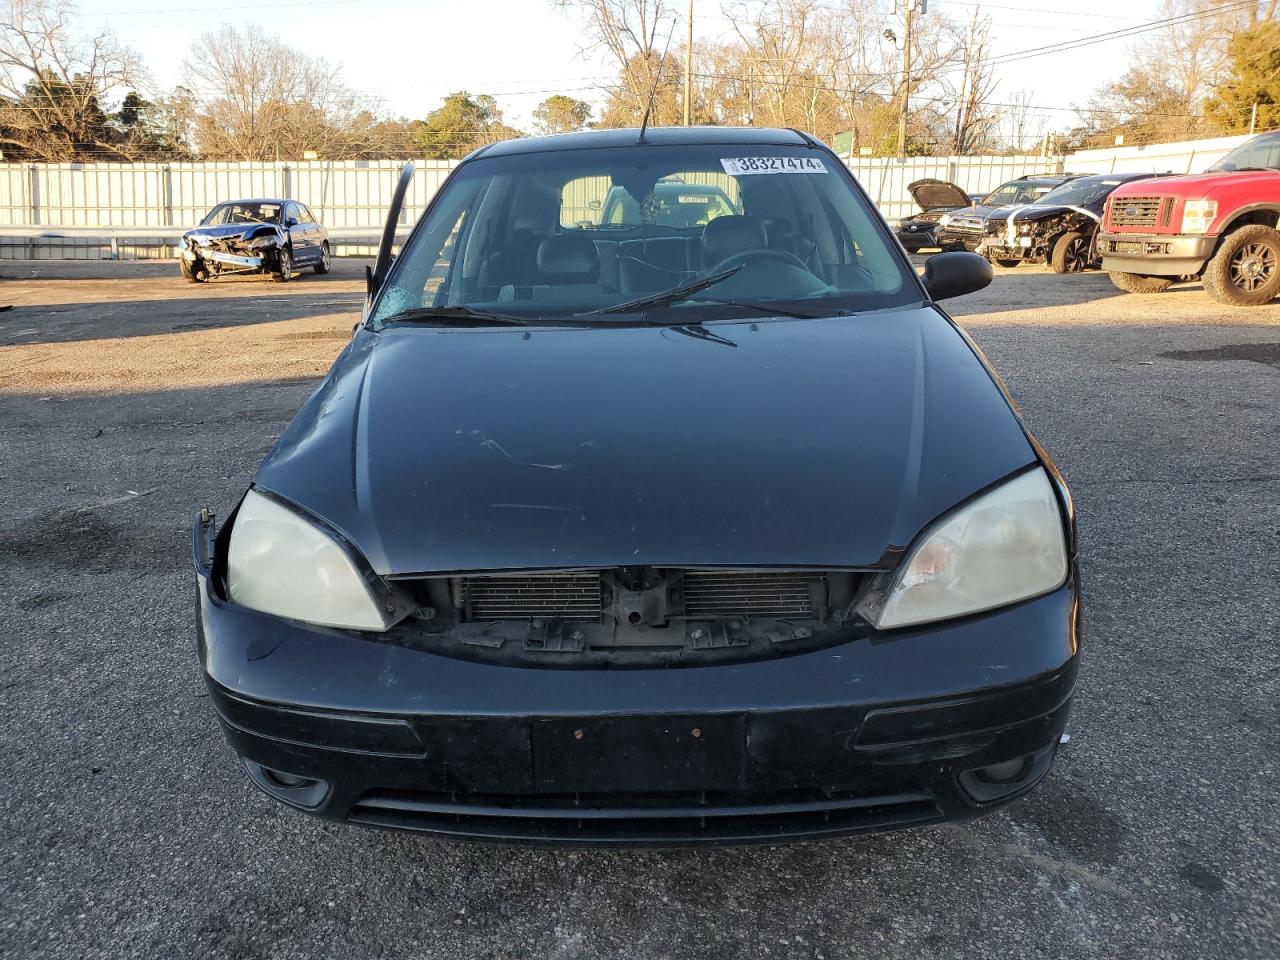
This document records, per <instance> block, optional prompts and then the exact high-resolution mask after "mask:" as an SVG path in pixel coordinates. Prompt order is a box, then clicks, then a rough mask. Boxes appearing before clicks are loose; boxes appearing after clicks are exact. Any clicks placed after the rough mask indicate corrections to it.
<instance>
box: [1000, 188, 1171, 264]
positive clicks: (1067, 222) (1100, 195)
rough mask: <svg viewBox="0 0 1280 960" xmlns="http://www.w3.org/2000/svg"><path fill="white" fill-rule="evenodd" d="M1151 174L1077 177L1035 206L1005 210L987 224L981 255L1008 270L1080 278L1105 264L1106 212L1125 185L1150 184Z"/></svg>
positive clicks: (1022, 206)
mask: <svg viewBox="0 0 1280 960" xmlns="http://www.w3.org/2000/svg"><path fill="white" fill-rule="evenodd" d="M1153 176H1155V174H1150V173H1115V174H1112V173H1109V174H1104V175H1098V176H1092V177H1078V178H1076V179H1074V180H1072V181H1071V182H1070V183H1064V184H1063V185H1062V186H1060V187H1058V188H1057V189H1056V190H1052V191H1050V192H1049V193H1046V194H1045V195H1044V196H1042V197H1041V198H1040V199H1039V200H1037V201H1036V202H1035V203H1031V204H1021V205H1018V206H1010V207H1002V208H1001V209H999V210H995V211H993V212H992V213H991V214H989V215H988V216H987V219H986V236H985V237H984V238H983V241H982V244H981V246H980V247H979V248H978V250H979V252H980V253H982V254H983V255H984V256H986V257H987V258H988V259H990V260H992V261H993V262H995V263H998V264H1000V265H1001V266H1005V267H1014V266H1017V265H1018V264H1019V263H1023V262H1025V261H1033V262H1037V263H1047V264H1049V266H1050V267H1052V268H1053V270H1054V272H1055V273H1080V272H1081V271H1083V270H1087V269H1088V268H1090V267H1096V266H1099V265H1100V264H1101V262H1102V259H1101V257H1100V256H1099V255H1098V252H1097V249H1096V247H1095V245H1094V238H1095V236H1096V234H1097V232H1098V225H1099V224H1100V223H1101V222H1102V208H1103V206H1104V205H1105V204H1106V201H1107V197H1109V196H1110V195H1111V191H1113V190H1115V188H1116V187H1118V186H1120V184H1122V183H1132V182H1133V181H1135V180H1149V179H1151V178H1152V177H1153Z"/></svg>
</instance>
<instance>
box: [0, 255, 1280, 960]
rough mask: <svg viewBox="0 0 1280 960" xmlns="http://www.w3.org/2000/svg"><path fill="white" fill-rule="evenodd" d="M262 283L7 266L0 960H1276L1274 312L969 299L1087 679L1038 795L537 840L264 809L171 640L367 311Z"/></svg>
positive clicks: (352, 274) (1111, 294)
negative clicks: (474, 840)
mask: <svg viewBox="0 0 1280 960" xmlns="http://www.w3.org/2000/svg"><path fill="white" fill-rule="evenodd" d="M363 265H364V264H363V261H341V262H339V263H338V264H337V269H336V270H335V272H334V273H333V274H331V275H330V276H329V277H325V278H320V277H311V276H307V277H304V278H299V279H297V280H295V281H294V282H293V283H290V284H287V285H281V284H271V283H267V282H262V281H259V280H243V281H223V282H219V283H214V284H209V285H207V286H201V287H189V286H186V285H184V284H183V283H182V282H181V281H180V280H179V279H178V277H177V269H176V267H175V266H174V265H172V264H145V263H144V264H129V263H118V264H112V263H82V264H74V263H57V262H48V263H15V262H11V261H10V262H4V263H0V276H2V277H4V278H6V279H4V280H3V282H0V302H11V303H13V304H15V307H14V309H13V310H11V311H9V312H7V313H0V713H2V715H3V718H4V722H3V725H0V750H2V751H3V752H2V756H3V761H4V763H3V773H2V774H0V810H2V811H3V816H2V817H0V891H3V893H2V894H0V956H3V957H15V958H16V957H23V958H27V957H42V958H44V957H48V958H55V957H56V958H63V957H66V958H86V960H88V958H111V960H123V958H133V957H138V958H170V957H173V958H187V957H201V958H203V957H224V958H246V960H249V958H273V960H274V958H280V960H284V958H308V960H315V958H388V960H390V958H440V960H443V958H467V960H489V958H492V960H497V958H535V957H536V958H584V960H586V958H591V960H595V958H637V960H640V958H643V960H665V958H672V960H675V958H680V960H702V958H705V960H711V958H717V960H719V958H741V957H753V958H757V957H788V958H789V957H803V958H819V960H828V958H829V960H836V958H847V957H861V956H868V957H876V958H883V960H890V958H912V960H917V958H921V957H945V958H966V957H983V958H989V957H1016V958H1019V960H1032V958H1053V960H1063V958H1112V957H1126V958H1148V957H1151V958H1157V957H1159V958H1165V957H1178V958H1181V957H1187V958H1197V960H1204V958H1232V960H1236V958H1274V957H1276V956H1280V887H1278V883H1280V816H1277V813H1276V811H1277V808H1280V786H1278V785H1277V776H1276V774H1277V759H1278V755H1280V749H1278V748H1280V710H1278V708H1277V703H1278V702H1280V696H1278V695H1280V689H1278V676H1280V650H1278V643H1277V641H1280V578H1278V575H1277V562H1276V557H1277V556H1278V555H1280V303H1278V304H1273V305H1271V306H1269V307H1263V308H1255V309H1251V310H1246V309H1230V308H1226V307H1222V306H1219V305H1217V304H1215V303H1213V302H1212V301H1210V300H1209V299H1208V298H1207V297H1206V296H1205V295H1204V293H1203V292H1202V291H1201V290H1200V288H1199V287H1198V286H1195V285H1188V286H1184V287H1177V288H1174V289H1173V290H1171V291H1170V292H1168V293H1165V294H1161V295H1155V296H1126V295H1121V294H1120V293H1119V292H1118V291H1116V290H1115V289H1113V288H1112V287H1111V285H1110V283H1109V282H1108V281H1107V279H1106V278H1105V276H1102V275H1100V274H1097V273H1092V274H1087V275H1083V276H1068V277H1059V276H1054V275H1052V274H1049V273H1047V272H1045V271H1044V270H1043V269H1037V268H1028V267H1019V268H1017V269H1015V270H1002V271H999V272H998V276H997V278H996V280H995V282H994V284H993V285H992V286H991V287H990V288H989V289H987V290H986V291H983V292H982V293H979V294H976V295H973V296H971V297H968V298H964V299H962V300H957V301H953V309H954V313H955V314H956V315H957V316H958V318H959V319H960V320H961V322H962V323H963V325H964V326H965V327H966V328H967V329H968V330H969V331H970V332H971V333H972V334H973V335H974V336H975V338H976V339H977V341H978V343H979V344H980V345H981V346H982V348H983V349H984V350H985V351H986V352H987V354H988V356H989V357H990V358H991V360H992V361H993V362H994V363H995V365H996V367H997V369H998V370H999V371H1000V372H1001V374H1002V375H1003V377H1004V378H1005V380H1006V382H1007V384H1008V386H1009V387H1010V389H1011V390H1012V391H1013V393H1014V395H1015V396H1016V398H1017V400H1018V402H1019V404H1020V405H1021V407H1022V408H1023V411H1024V412H1025V414H1026V416H1027V418H1028V420H1029V422H1030V425H1031V427H1032V429H1033V430H1034V431H1035V433H1036V435H1037V436H1038V438H1039V439H1040V440H1041V441H1042V442H1043V443H1044V445H1045V446H1046V447H1047V448H1048V449H1049V451H1050V452H1051V453H1052V454H1053V455H1054V457H1055V458H1056V459H1057V460H1058V463H1059V465H1060V466H1061V467H1062V469H1063V471H1064V473H1065V474H1066V476H1067V478H1068V480H1069V481H1070V483H1071V485H1072V488H1073V490H1074V492H1075V495H1076V498H1077V503H1078V507H1079V513H1080V526H1081V533H1082V548H1083V562H1084V576H1085V607H1084V622H1085V636H1084V643H1085V659H1084V665H1083V671H1082V675H1081V679H1080V684H1079V687H1078V694H1077V699H1076V707H1075V712H1074V715H1073V719H1072V723H1071V741H1070V743H1069V744H1068V745H1067V746H1066V747H1065V749H1064V751H1063V752H1062V754H1061V755H1060V759H1059V762H1058V764H1057V766H1056V767H1055V770H1054V772H1053V773H1052V775H1051V776H1050V777H1049V779H1048V780H1047V781H1046V782H1045V783H1044V784H1043V785H1041V786H1040V787H1039V788H1038V789H1037V790H1036V791H1034V792H1033V793H1032V794H1031V795H1030V796H1029V797H1027V798H1026V799H1024V800H1022V801H1019V802H1017V803H1016V804H1014V805H1012V806H1010V807H1008V808H1006V809H1004V810H1002V811H1000V812H998V813H995V814H993V815H991V816H989V817H986V818H984V819H980V820H976V821H970V822H967V823H964V824H962V825H958V826H943V827H936V828H927V829H921V830H916V831H912V832H906V833H895V834H888V835H882V836H873V837H866V838H858V839H850V840H841V841H830V842H823V843H817V844H808V845H799V846H784V847H776V848H739V849H718V850H700V851H687V850H686V851H604V852H597V851H581V850H579V851H572V852H564V851H556V850H547V849H523V848H502V847H488V846H472V845H459V844H457V843H453V842H445V841H435V840H430V839H425V838H422V837H416V836H404V835H396V834H389V833H379V832H373V831H366V830H363V829H357V828H351V827H340V826H336V825H332V824H327V823H322V822H318V821H315V820H312V819H310V818H307V817H305V816H302V815H298V814H294V813H292V812H289V811H287V810H284V809H282V808H280V807H278V806H277V805H275V804H274V803H273V802H271V801H269V800H267V799H266V798H264V797H262V796H261V795H259V794H257V793H256V792H255V791H254V790H253V789H252V788H251V787H250V786H249V785H248V783H247V782H246V781H245V779H244V777H243V776H242V775H241V773H240V770H239V768H238V765H237V764H236V763H235V762H234V760H233V757H232V755H231V753H230V751H229V749H228V748H227V747H226V746H225V744H224V743H223V741H222V738H221V735H220V733H219V731H218V728H217V726H216V724H215V721H214V717H213V713H212V710H211V709H210V707H209V704H208V702H207V698H205V696H204V689H203V685H202V682H201V680H200V675H199V671H198V668H197V664H196V660H195V652H194V635H193V622H192V609H193V601H194V597H193V589H192V587H193V583H192V574H191V571H190V559H189V556H190V548H189V531H190V526H191V522H192V519H193V517H194V515H195V513H196V511H197V509H198V508H199V507H200V506H201V505H204V504H209V505H211V506H213V507H214V508H215V509H216V510H218V511H219V512H224V511H225V509H226V507H227V506H229V505H230V504H232V503H233V502H234V500H235V498H236V497H237V496H238V495H239V492H240V491H241V490H242V489H243V488H244V486H245V485H246V484H247V482H248V480H249V478H250V476H251V474H252V472H253V469H254V467H255V465H256V464H257V463H258V461H259V459H260V458H261V457H262V455H263V454H264V453H265V452H266V451H267V449H268V447H269V446H270V444H271V443H272V441H273V439H274V438H275V437H276V436H277V435H278V434H279V433H280V432H281V430H282V429H283V427H284V426H285V424H286V423H287V422H288V420H289V418H290V417H291V416H292V414H293V412H294V411H295V410H296V409H297V407H298V406H299V405H300V403H301V402H302V400H303V399H304V397H305V396H306V394H307V392H308V391H309V389H310V388H311V387H312V385H313V384H314V383H315V381H316V380H317V378H318V377H319V376H320V375H321V374H322V373H323V371H324V370H325V369H326V368H327V366H328V364H329V362H330V361H331V360H332V358H333V357H334V356H335V355H336V353H337V352H338V350H339V349H340V348H341V346H342V344H343V342H344V341H345V339H346V338H347V336H348V335H349V333H350V329H351V325H352V323H353V322H354V321H355V320H356V318H357V313H358V310H359V304H360V300H361V289H362V282H361V271H362V270H363Z"/></svg>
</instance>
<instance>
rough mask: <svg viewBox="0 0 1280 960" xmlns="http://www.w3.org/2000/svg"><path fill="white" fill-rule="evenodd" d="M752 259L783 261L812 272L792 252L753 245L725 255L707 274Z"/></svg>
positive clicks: (806, 271)
mask: <svg viewBox="0 0 1280 960" xmlns="http://www.w3.org/2000/svg"><path fill="white" fill-rule="evenodd" d="M752 260H774V261H776V262H778V263H785V264H787V265H788V266H792V267H799V268H800V269H801V270H803V271H804V272H805V273H813V271H812V270H810V269H809V268H808V267H807V266H805V263H804V261H803V260H801V259H800V258H799V257H797V256H795V255H794V254H791V253H787V251H785V250H775V249H774V248H773V247H754V248H752V249H750V250H739V251H738V252H737V253H733V254H730V255H729V256H727V257H725V258H724V259H723V260H721V261H720V262H719V263H717V264H716V265H715V266H714V267H711V268H710V269H708V270H707V275H708V276H710V275H711V274H713V273H719V272H720V271H721V270H728V269H729V268H730V267H734V266H737V265H738V264H739V263H742V262H744V261H746V262H750V261H752Z"/></svg>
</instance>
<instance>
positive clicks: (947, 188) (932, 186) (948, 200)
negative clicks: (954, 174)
mask: <svg viewBox="0 0 1280 960" xmlns="http://www.w3.org/2000/svg"><path fill="white" fill-rule="evenodd" d="M907 191H908V192H909V193H910V194H911V197H912V199H914V200H915V202H916V203H917V204H919V205H920V209H921V210H926V211H927V210H955V209H958V208H959V207H968V206H971V205H972V204H973V201H972V200H971V199H969V195H968V194H967V193H965V192H964V191H963V190H961V189H960V188H959V187H958V186H956V185H955V184H954V183H950V182H949V181H946V180H916V181H913V182H912V183H909V184H907Z"/></svg>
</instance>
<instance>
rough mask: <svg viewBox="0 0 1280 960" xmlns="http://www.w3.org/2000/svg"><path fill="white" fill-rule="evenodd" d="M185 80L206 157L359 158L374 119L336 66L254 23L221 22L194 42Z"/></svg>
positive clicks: (244, 158)
mask: <svg viewBox="0 0 1280 960" xmlns="http://www.w3.org/2000/svg"><path fill="white" fill-rule="evenodd" d="M185 74H186V82H187V86H188V87H190V88H191V89H192V90H193V91H194V92H195V95H196V97H197V99H198V101H199V106H200V113H199V116H198V117H197V135H198V138H199V142H200V152H201V154H202V155H203V156H205V157H208V158H211V159H228V160H270V159H280V158H286V159H290V158H297V157H298V156H300V155H301V154H302V153H303V152H305V151H314V152H315V153H317V154H318V155H319V156H321V157H323V158H326V159H336V160H341V159H345V158H348V157H353V156H358V155H360V153H361V152H362V150H363V147H364V145H365V141H366V139H367V135H368V134H369V131H370V129H371V128H372V126H373V125H374V120H373V118H372V113H371V111H370V109H369V105H368V104H367V103H365V102H364V101H363V100H362V99H361V98H360V97H358V96H357V95H356V94H355V93H354V92H353V91H352V90H351V89H349V88H348V87H347V86H346V85H345V84H344V83H343V82H342V79H341V77H340V75H339V72H338V70H337V68H336V67H333V66H331V65H330V64H329V63H328V62H327V61H325V60H323V59H321V58H319V57H309V56H307V55H305V54H303V53H301V52H300V51H298V50H294V49H292V48H291V47H289V46H287V45H286V44H284V43H282V42H281V41H280V40H279V39H278V38H277V37H273V36H270V35H268V34H266V33H263V32H262V31H261V30H259V29H258V28H257V27H252V26H250V27H245V28H244V29H239V28H237V27H234V26H230V25H224V26H222V27H220V28H218V29H217V30H216V31H213V32H210V33H205V34H204V35H202V36H201V37H200V39H198V40H197V41H196V42H195V43H194V44H192V47H191V54H190V57H189V59H188V60H187V63H186V65H185Z"/></svg>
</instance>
